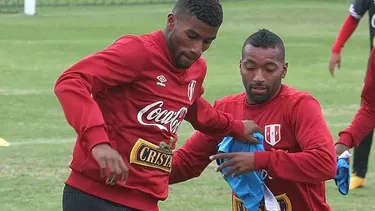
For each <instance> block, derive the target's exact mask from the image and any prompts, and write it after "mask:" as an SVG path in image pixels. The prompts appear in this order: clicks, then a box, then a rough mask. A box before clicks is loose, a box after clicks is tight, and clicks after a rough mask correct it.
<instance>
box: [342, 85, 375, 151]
mask: <svg viewBox="0 0 375 211" xmlns="http://www.w3.org/2000/svg"><path fill="white" fill-rule="evenodd" d="M374 91H375V90H374ZM374 128H375V106H374V105H373V106H369V105H368V104H367V102H366V101H363V102H362V106H361V107H360V109H359V110H358V112H357V114H356V115H355V116H354V119H353V121H352V122H351V124H350V125H349V127H348V128H346V129H345V130H343V131H341V132H340V133H339V136H340V138H339V140H338V141H337V143H340V144H344V145H346V146H347V147H349V148H352V147H356V146H358V145H359V144H360V143H361V140H362V139H363V138H364V137H365V136H366V135H368V134H369V133H370V132H371V131H372V130H373V129H374Z"/></svg>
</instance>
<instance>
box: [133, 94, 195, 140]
mask: <svg viewBox="0 0 375 211" xmlns="http://www.w3.org/2000/svg"><path fill="white" fill-rule="evenodd" d="M163 104H164V102H163V101H157V102H155V103H152V104H150V105H148V106H146V107H144V108H143V109H142V110H140V111H139V112H138V115H137V120H138V122H139V123H141V124H142V125H148V126H156V127H158V128H159V129H160V130H166V131H168V128H167V126H168V125H169V132H171V133H177V130H178V128H179V127H180V125H181V122H182V120H183V119H184V117H185V115H186V113H187V110H188V109H187V108H185V107H182V108H180V110H178V111H168V110H167V109H164V110H163V108H162V106H163ZM144 119H146V120H147V121H150V122H151V121H154V122H155V123H146V122H144V121H143V120H144Z"/></svg>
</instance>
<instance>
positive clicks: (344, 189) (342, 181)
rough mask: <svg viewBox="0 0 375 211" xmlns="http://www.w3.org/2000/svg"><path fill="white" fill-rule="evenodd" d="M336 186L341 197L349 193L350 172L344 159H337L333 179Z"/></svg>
mask: <svg viewBox="0 0 375 211" xmlns="http://www.w3.org/2000/svg"><path fill="white" fill-rule="evenodd" d="M335 183H336V186H337V187H338V189H339V192H340V193H341V194H342V195H347V194H348V193H349V183H350V170H349V164H348V163H347V162H346V160H345V158H339V159H337V173H336V177H335Z"/></svg>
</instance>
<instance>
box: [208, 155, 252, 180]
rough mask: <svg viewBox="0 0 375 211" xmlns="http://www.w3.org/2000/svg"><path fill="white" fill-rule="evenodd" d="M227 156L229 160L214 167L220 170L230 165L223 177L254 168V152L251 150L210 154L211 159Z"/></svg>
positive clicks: (246, 171) (243, 172)
mask: <svg viewBox="0 0 375 211" xmlns="http://www.w3.org/2000/svg"><path fill="white" fill-rule="evenodd" d="M224 158H229V159H230V160H229V161H226V162H224V163H222V164H221V165H220V166H218V167H217V168H216V171H221V170H222V169H224V168H226V167H229V166H230V167H231V168H230V169H229V170H228V171H226V172H225V173H224V177H226V176H228V175H233V176H238V175H240V174H245V173H248V172H251V171H254V170H255V164H254V153H253V152H232V153H219V154H216V155H212V156H210V159H211V160H217V159H224Z"/></svg>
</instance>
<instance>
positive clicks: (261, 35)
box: [242, 29, 285, 59]
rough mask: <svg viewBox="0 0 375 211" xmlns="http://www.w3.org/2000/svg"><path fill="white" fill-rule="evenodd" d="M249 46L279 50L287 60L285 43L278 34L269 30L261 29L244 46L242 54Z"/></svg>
mask: <svg viewBox="0 0 375 211" xmlns="http://www.w3.org/2000/svg"><path fill="white" fill-rule="evenodd" d="M247 45H252V46H254V47H256V48H278V49H279V50H280V53H281V57H282V59H285V47H284V42H283V41H282V40H281V38H280V37H279V36H278V35H277V34H275V33H273V32H271V31H269V30H267V29H260V30H258V31H257V32H255V33H254V34H252V35H250V36H249V37H248V38H247V39H246V41H245V43H244V44H243V46H242V52H243V49H244V48H245V46H247Z"/></svg>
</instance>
